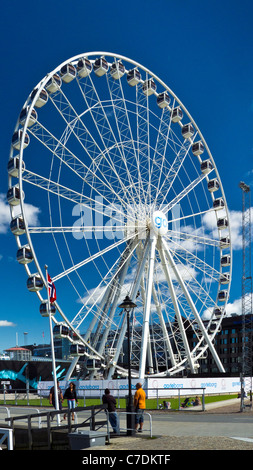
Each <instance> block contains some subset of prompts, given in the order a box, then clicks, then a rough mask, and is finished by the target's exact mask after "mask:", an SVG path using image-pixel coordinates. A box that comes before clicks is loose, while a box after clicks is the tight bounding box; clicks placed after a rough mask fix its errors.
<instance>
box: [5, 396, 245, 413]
mask: <svg viewBox="0 0 253 470" xmlns="http://www.w3.org/2000/svg"><path fill="white" fill-rule="evenodd" d="M236 397H237V395H209V396H205V403H206V404H208V403H213V402H216V401H220V400H230V399H232V398H236ZM184 398H185V396H182V397H181V399H180V401H181V403H182V402H183V401H184ZM201 399H202V397H201ZM164 400H165V401H169V402H170V404H171V407H170V408H171V409H172V410H173V409H174V410H177V409H178V397H175V398H159V400H158V404H161V405H162V404H163V401H164ZM201 401H202V400H201ZM100 404H101V400H100V399H99V398H86V399H85V403H84V399H83V398H80V399H79V406H92V405H100ZM0 405H16V402H15V400H8V394H7V395H6V403H4V400H0ZM17 406H27V399H18V400H17ZM29 406H31V407H40V406H42V407H48V406H49V400H48V399H47V398H43V399H42V400H40V399H39V398H34V399H33V398H32V397H29ZM63 406H64V407H67V400H64V402H63ZM125 407H126V400H125V398H121V399H120V400H119V403H118V408H119V409H120V408H122V409H124V408H125ZM146 408H147V410H156V409H157V399H156V398H150V399H148V400H146Z"/></svg>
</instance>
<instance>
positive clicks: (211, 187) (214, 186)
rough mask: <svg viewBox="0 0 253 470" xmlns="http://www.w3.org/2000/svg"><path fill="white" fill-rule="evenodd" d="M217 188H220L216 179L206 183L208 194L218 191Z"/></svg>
mask: <svg viewBox="0 0 253 470" xmlns="http://www.w3.org/2000/svg"><path fill="white" fill-rule="evenodd" d="M219 187H220V185H219V181H218V180H217V179H216V178H214V179H212V180H210V181H208V184H207V188H208V191H210V192H214V191H218V189H219Z"/></svg>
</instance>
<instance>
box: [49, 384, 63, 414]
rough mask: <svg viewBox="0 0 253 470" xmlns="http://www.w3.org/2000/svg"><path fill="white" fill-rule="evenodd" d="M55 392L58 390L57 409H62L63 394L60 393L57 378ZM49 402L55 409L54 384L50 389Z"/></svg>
mask: <svg viewBox="0 0 253 470" xmlns="http://www.w3.org/2000/svg"><path fill="white" fill-rule="evenodd" d="M57 392H58V403H59V410H62V402H63V395H62V391H61V388H60V385H59V380H57ZM49 403H50V405H53V407H54V408H55V409H56V403H55V393H54V386H53V387H52V388H51V389H50V393H49ZM52 419H53V418H52Z"/></svg>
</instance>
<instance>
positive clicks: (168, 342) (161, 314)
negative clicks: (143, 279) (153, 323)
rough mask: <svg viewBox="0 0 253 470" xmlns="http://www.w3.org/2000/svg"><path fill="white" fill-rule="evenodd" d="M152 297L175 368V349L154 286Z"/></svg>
mask: <svg viewBox="0 0 253 470" xmlns="http://www.w3.org/2000/svg"><path fill="white" fill-rule="evenodd" d="M152 297H153V300H154V303H155V307H156V310H157V313H158V317H159V320H160V325H161V327H162V333H163V338H164V343H165V345H166V347H167V349H168V352H169V357H170V361H171V364H172V367H173V366H175V365H176V360H175V356H174V353H173V348H172V345H171V342H170V339H169V334H168V329H167V328H166V324H165V321H164V318H163V313H162V308H161V303H160V302H159V299H158V296H157V293H156V290H155V286H154V284H153V286H152Z"/></svg>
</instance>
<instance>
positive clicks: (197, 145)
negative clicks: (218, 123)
mask: <svg viewBox="0 0 253 470" xmlns="http://www.w3.org/2000/svg"><path fill="white" fill-rule="evenodd" d="M204 150H205V147H204V144H203V142H201V140H199V141H198V142H194V143H193V144H192V153H193V155H196V156H198V155H202V153H204Z"/></svg>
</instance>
